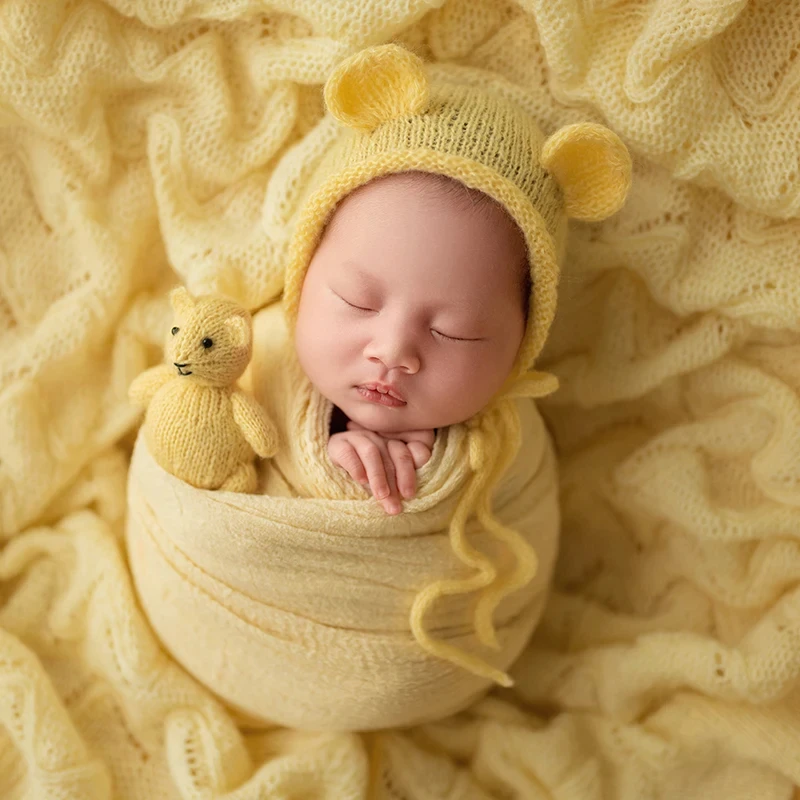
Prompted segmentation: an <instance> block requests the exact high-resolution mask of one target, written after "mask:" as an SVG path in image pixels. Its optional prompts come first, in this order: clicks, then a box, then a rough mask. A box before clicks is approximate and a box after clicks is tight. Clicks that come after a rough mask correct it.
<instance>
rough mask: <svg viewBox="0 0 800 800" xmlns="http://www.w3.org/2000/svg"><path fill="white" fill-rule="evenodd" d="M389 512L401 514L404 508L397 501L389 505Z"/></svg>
mask: <svg viewBox="0 0 800 800" xmlns="http://www.w3.org/2000/svg"><path fill="white" fill-rule="evenodd" d="M387 510H388V512H389V513H390V514H399V513H400V512H401V511H402V510H403V507H402V506H401V505H400V503H398V502H397V501H396V500H395V501H394V502H392V503H389V505H388V506H387Z"/></svg>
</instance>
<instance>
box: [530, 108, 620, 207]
mask: <svg viewBox="0 0 800 800" xmlns="http://www.w3.org/2000/svg"><path fill="white" fill-rule="evenodd" d="M539 160H540V163H541V165H542V166H543V167H544V168H545V169H546V170H547V171H548V172H549V173H550V174H551V175H553V177H554V178H555V179H556V180H557V181H558V183H559V185H560V186H561V189H562V191H563V192H564V200H565V207H566V212H567V216H569V217H572V218H573V219H579V220H583V221H585V222H598V221H599V220H601V219H605V218H606V217H610V216H611V215H612V214H614V213H616V212H617V211H619V209H620V208H622V206H623V204H624V203H625V198H626V197H627V196H628V189H630V185H631V172H632V165H631V157H630V154H629V153H628V149H627V148H626V147H625V145H624V144H623V143H622V140H621V139H620V138H619V136H617V134H616V133H614V132H613V131H611V130H609V129H608V128H606V127H605V126H603V125H597V124H595V123H593V122H581V123H578V124H576V125H567V126H565V127H563V128H561V129H560V130H557V131H556V132H555V133H554V134H553V135H552V136H550V137H549V138H548V139H547V140H546V141H545V143H544V147H543V148H542V154H541V156H540V158H539Z"/></svg>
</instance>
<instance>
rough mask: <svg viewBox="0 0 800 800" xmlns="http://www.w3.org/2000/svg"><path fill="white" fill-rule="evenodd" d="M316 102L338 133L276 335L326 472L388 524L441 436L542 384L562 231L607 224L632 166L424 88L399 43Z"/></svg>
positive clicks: (506, 111) (301, 227) (603, 133)
mask: <svg viewBox="0 0 800 800" xmlns="http://www.w3.org/2000/svg"><path fill="white" fill-rule="evenodd" d="M452 77H453V76H452V75H450V76H449V79H448V80H449V81H452ZM325 101H326V105H327V107H328V110H329V111H330V112H331V113H332V114H333V116H334V117H336V118H337V119H338V120H339V122H341V123H343V126H342V134H341V137H340V139H339V141H338V142H336V144H335V146H334V148H333V150H332V152H330V153H329V154H328V155H327V157H326V158H325V159H324V160H323V163H322V165H321V166H320V167H319V168H318V169H317V171H316V173H315V175H314V177H313V179H312V181H311V189H312V190H315V191H312V192H311V194H310V195H309V197H307V198H306V204H305V208H304V209H303V213H302V214H301V217H300V220H299V223H298V226H297V230H296V232H295V235H294V240H293V243H292V251H291V254H290V259H289V264H288V267H287V271H286V289H285V294H284V303H285V306H286V311H287V325H288V329H289V330H290V332H291V333H292V335H293V337H294V348H295V353H296V355H297V359H298V362H299V365H300V367H301V368H302V370H303V372H304V373H305V375H306V377H307V378H308V379H309V381H310V382H311V384H312V385H313V386H314V388H315V390H316V391H317V392H318V393H319V394H320V395H322V396H324V397H325V398H327V399H328V400H329V401H330V402H331V403H332V404H333V406H334V413H333V418H332V427H331V431H330V434H331V435H330V440H329V443H328V456H329V458H330V460H331V462H332V463H333V464H334V465H336V466H337V467H339V468H340V469H342V470H344V471H345V472H346V473H347V474H349V476H350V477H351V478H352V479H353V480H355V481H357V482H359V483H361V484H362V485H363V486H365V487H367V488H368V489H369V490H370V491H371V492H372V494H373V496H374V497H375V498H377V500H378V501H379V502H380V503H381V504H382V506H383V508H384V509H385V511H386V512H387V513H389V514H392V515H394V514H398V513H399V512H400V511H401V510H402V507H401V500H403V499H410V498H412V497H414V495H415V490H416V478H415V472H416V470H417V469H419V468H420V467H421V466H422V465H423V464H425V462H426V461H427V460H428V459H429V458H430V456H431V448H432V446H433V443H434V437H435V434H436V430H437V429H439V428H443V427H446V426H451V425H455V424H457V423H462V422H468V421H472V424H473V425H475V424H482V423H481V422H480V421H479V420H478V421H477V422H476V420H477V417H476V415H478V414H479V413H481V412H483V413H484V417H483V419H484V420H485V419H486V418H488V416H491V414H492V410H493V409H494V410H497V409H499V408H500V407H501V406H502V404H503V401H507V400H508V399H510V397H511V396H512V395H515V396H520V394H527V396H541V395H542V394H547V393H548V392H549V391H552V390H553V388H554V387H555V385H556V384H555V380H554V379H552V377H551V376H542V375H541V374H537V373H533V372H532V370H531V368H532V367H533V364H534V360H535V358H536V356H537V355H538V354H539V352H540V351H541V348H542V346H543V345H544V341H545V339H546V336H547V331H548V329H549V327H550V323H551V321H552V318H553V315H554V312H555V301H556V286H557V281H558V259H559V255H560V251H561V249H562V246H563V242H564V237H565V231H566V217H568V216H571V217H575V218H580V219H587V220H588V219H591V220H597V219H602V218H603V217H605V216H608V215H609V214H610V213H613V212H614V211H616V210H617V209H618V208H619V206H620V205H621V204H622V202H623V201H624V199H625V195H626V193H627V189H628V185H629V179H630V158H629V156H628V153H627V150H626V149H625V147H624V145H623V144H622V142H621V141H620V140H619V139H618V138H617V137H616V135H615V134H614V133H612V132H611V131H610V130H609V129H608V128H605V127H603V126H601V125H595V124H592V123H584V124H579V125H571V126H566V127H565V128H562V129H561V130H560V131H557V132H556V133H555V134H554V135H552V136H551V137H549V138H548V139H547V140H545V137H544V136H543V135H542V133H541V131H540V130H539V128H538V126H537V125H536V123H535V122H534V121H533V120H532V118H531V117H530V116H528V115H527V114H526V113H525V112H524V111H523V110H522V109H521V108H520V107H519V106H517V105H515V104H514V103H513V102H509V101H507V100H506V99H504V98H502V97H499V96H498V97H491V96H490V95H489V94H487V93H486V91H485V90H484V89H483V88H482V87H481V86H471V85H469V82H468V79H466V78H465V82H464V83H463V84H459V83H458V82H456V83H455V84H453V83H452V82H449V83H448V82H443V83H440V82H438V81H437V80H430V78H429V76H428V75H427V74H426V73H425V67H424V65H423V64H422V63H421V62H420V61H419V59H418V58H417V57H416V56H414V55H413V54H411V53H410V52H409V51H406V50H404V49H403V48H400V47H398V46H396V45H382V46H378V47H374V48H370V49H368V50H366V51H364V52H363V53H361V54H356V55H355V56H353V57H351V58H350V59H348V60H347V61H346V62H344V63H343V64H342V65H341V66H340V67H339V68H338V70H335V71H334V73H333V74H332V75H331V77H330V78H329V80H328V82H327V84H326V87H325ZM565 212H566V213H565ZM548 379H549V380H548ZM537 382H538V385H537V386H536V387H535V388H534V387H533V384H534V383H537ZM522 384H526V386H527V388H526V389H525V390H524V391H521V390H520V387H521V385H522ZM506 408H507V407H506Z"/></svg>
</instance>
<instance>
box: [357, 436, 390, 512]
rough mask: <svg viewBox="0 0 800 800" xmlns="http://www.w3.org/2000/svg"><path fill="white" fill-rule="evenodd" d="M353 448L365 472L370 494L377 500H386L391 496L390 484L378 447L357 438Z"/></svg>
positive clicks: (368, 440)
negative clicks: (370, 490)
mask: <svg viewBox="0 0 800 800" xmlns="http://www.w3.org/2000/svg"><path fill="white" fill-rule="evenodd" d="M354 446H355V448H356V451H357V452H358V455H359V456H360V457H361V461H362V462H363V464H364V467H365V468H366V470H367V479H368V480H369V486H370V489H372V494H373V495H374V496H375V497H376V498H377V499H378V500H384V499H386V498H388V497H389V496H390V495H391V484H390V481H389V477H388V476H387V474H386V463H385V461H384V456H383V453H381V449H380V447H378V445H376V444H375V442H373V441H371V440H370V439H367V438H363V439H361V438H359V439H358V440H357V441H356V443H355V444H354Z"/></svg>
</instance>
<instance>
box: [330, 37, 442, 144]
mask: <svg viewBox="0 0 800 800" xmlns="http://www.w3.org/2000/svg"><path fill="white" fill-rule="evenodd" d="M428 95H429V85H428V77H427V75H426V74H425V68H424V66H423V63H422V60H421V59H420V58H419V57H417V56H416V55H414V54H413V53H412V52H410V51H409V50H406V49H405V48H404V47H400V45H396V44H384V45H377V46H375V47H369V48H367V49H366V50H362V51H360V52H358V53H356V54H355V55H353V56H350V58H347V59H345V60H344V61H342V63H341V64H339V65H338V66H337V67H336V69H334V71H333V72H332V73H331V75H330V77H329V78H328V81H327V83H326V84H325V105H326V106H327V107H328V110H329V111H330V112H331V114H333V116H334V117H336V119H338V120H339V122H343V123H344V124H345V125H348V126H349V127H351V128H355V129H356V130H360V131H365V132H369V131H372V130H375V128H377V127H378V125H380V124H381V123H382V122H388V121H389V120H392V119H398V118H399V117H407V116H411V115H412V114H419V113H420V112H421V111H423V110H424V108H425V106H427V104H428Z"/></svg>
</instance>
